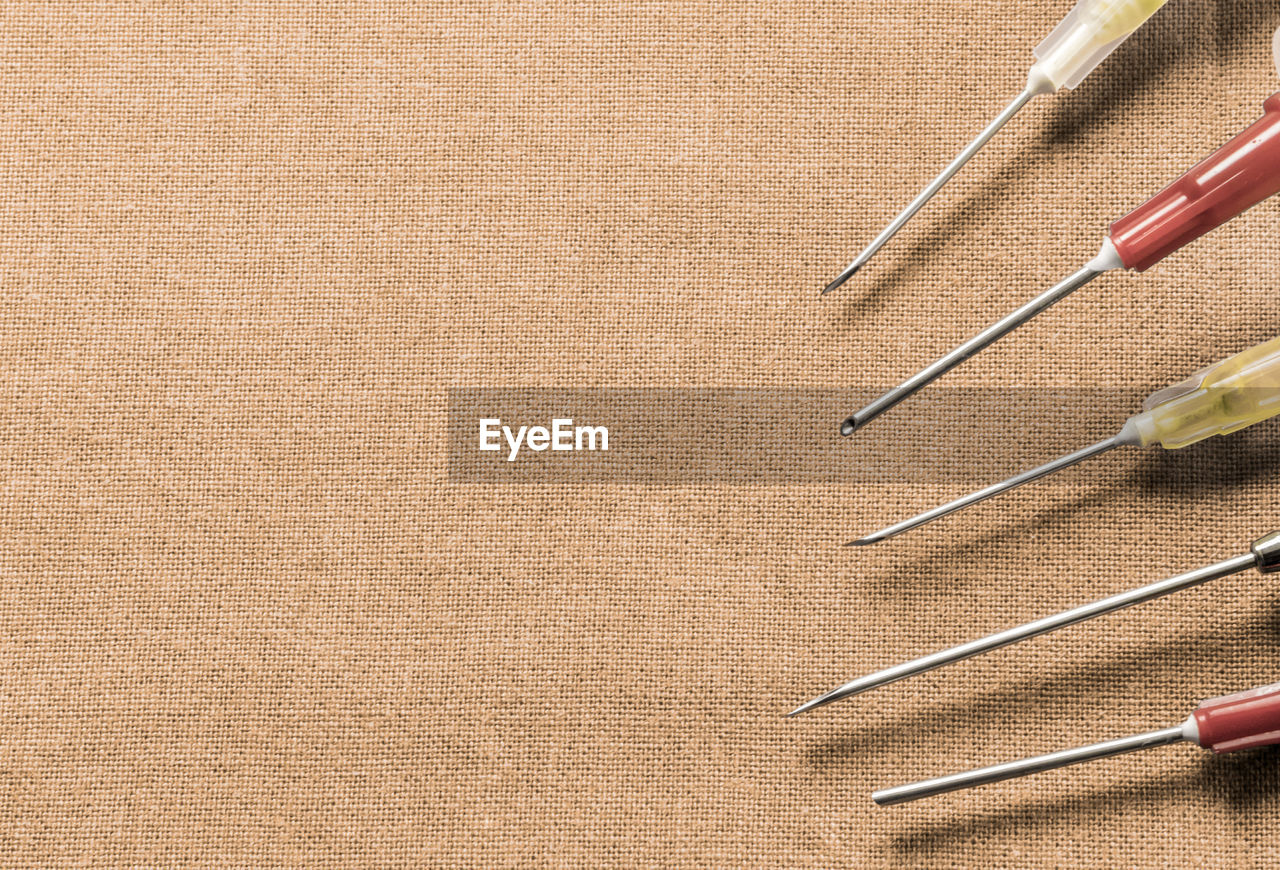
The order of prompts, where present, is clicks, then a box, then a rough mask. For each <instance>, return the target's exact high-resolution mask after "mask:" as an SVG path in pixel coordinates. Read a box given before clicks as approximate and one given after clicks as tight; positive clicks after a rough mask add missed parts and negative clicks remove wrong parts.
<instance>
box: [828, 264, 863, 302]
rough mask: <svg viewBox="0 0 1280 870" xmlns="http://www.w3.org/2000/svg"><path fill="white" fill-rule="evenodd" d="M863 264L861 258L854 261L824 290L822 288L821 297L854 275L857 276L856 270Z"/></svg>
mask: <svg viewBox="0 0 1280 870" xmlns="http://www.w3.org/2000/svg"><path fill="white" fill-rule="evenodd" d="M863 262H864V261H863V260H862V259H861V258H859V259H857V260H854V261H853V263H852V264H851V265H850V266H849V268H847V269H845V270H844V271H843V272H841V273H840V274H839V276H837V277H836V279H835V280H834V281H832V282H831V283H830V284H828V285H827V286H826V287H825V288H823V290H822V294H821V295H823V296H826V295H827V294H828V293H830V292H831V291H832V290H834V289H836V288H837V287H839V286H840V285H841V284H843V283H844V282H845V281H848V280H849V279H850V278H852V277H853V276H854V275H855V274H857V272H858V270H859V269H861V268H862V265H863Z"/></svg>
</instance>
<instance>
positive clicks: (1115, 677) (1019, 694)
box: [805, 584, 1280, 769]
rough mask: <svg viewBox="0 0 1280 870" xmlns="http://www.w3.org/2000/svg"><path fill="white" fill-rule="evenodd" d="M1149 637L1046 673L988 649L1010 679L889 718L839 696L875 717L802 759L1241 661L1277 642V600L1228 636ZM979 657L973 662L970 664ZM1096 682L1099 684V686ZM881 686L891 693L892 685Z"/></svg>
mask: <svg viewBox="0 0 1280 870" xmlns="http://www.w3.org/2000/svg"><path fill="white" fill-rule="evenodd" d="M1121 585H1122V586H1123V584H1121ZM1249 588H1250V587H1245V588H1241V589H1237V590H1236V591H1235V592H1234V593H1233V592H1230V591H1228V592H1224V593H1222V594H1223V595H1226V596H1230V595H1233V594H1234V595H1236V596H1238V597H1239V598H1240V599H1241V600H1248V598H1249V591H1248V589H1249ZM1113 618H1123V617H1122V616H1116V617H1113ZM1067 630H1071V629H1067ZM1154 634H1155V633H1154V631H1153V632H1148V633H1147V634H1145V635H1143V636H1142V637H1140V638H1135V639H1133V640H1131V641H1130V642H1129V643H1127V644H1125V645H1124V646H1123V647H1121V648H1120V649H1118V650H1117V651H1115V652H1112V653H1110V654H1109V655H1107V656H1105V657H1103V656H1100V655H1098V654H1096V653H1095V654H1090V655H1085V656H1081V657H1079V658H1077V659H1075V660H1073V661H1070V662H1066V663H1065V664H1063V665H1062V666H1061V667H1059V668H1057V669H1055V670H1052V671H1049V672H1048V673H1045V672H1035V673H1029V672H1024V671H1023V670H1022V669H1019V668H1017V665H1016V663H1017V662H1019V661H1022V662H1025V661H1026V653H1025V652H1021V653H1020V652H1018V647H1012V648H1009V649H1005V650H995V651H993V652H992V653H990V654H989V655H990V656H1004V657H1006V659H1005V660H1003V661H992V659H990V658H987V659H986V664H985V667H988V668H992V669H997V670H998V672H1001V673H1007V672H1009V668H1011V667H1013V668H1014V669H1015V671H1014V673H1015V674H1016V675H1015V676H1013V677H1012V678H1010V679H1007V680H1005V681H1003V682H1001V683H1000V684H999V685H998V686H996V687H994V688H991V689H987V690H985V691H981V692H974V693H964V694H963V695H961V696H957V697H954V698H950V699H948V700H945V701H934V702H933V703H931V704H929V705H922V706H920V707H917V708H916V709H915V711H914V712H912V713H909V714H906V715H901V716H897V717H894V718H891V719H886V718H884V717H883V716H882V713H883V709H884V708H883V706H882V705H881V704H879V703H875V702H870V703H869V704H868V701H867V699H865V698H859V697H857V696H855V697H852V698H850V699H847V700H846V701H845V705H846V706H849V705H852V706H853V707H854V710H855V715H858V716H861V715H862V708H858V707H857V705H858V704H860V703H861V704H862V705H863V707H864V708H866V709H870V710H872V711H874V712H875V721H874V722H872V723H869V724H859V725H857V727H856V728H851V729H850V733H848V734H847V735H843V736H840V737H836V738H829V739H826V740H823V741H821V742H819V743H817V744H815V745H813V746H811V747H809V748H808V749H807V750H806V752H805V758H806V761H807V762H808V763H809V765H810V766H811V767H814V768H817V769H834V768H860V767H861V766H862V765H863V764H864V763H865V759H866V758H867V754H868V753H880V752H884V751H885V750H886V749H888V748H891V747H893V746H895V745H898V744H900V743H901V740H902V735H903V734H914V733H927V734H959V733H963V734H966V735H969V736H970V737H972V735H975V734H978V733H981V732H982V731H983V729H988V730H991V731H996V730H1002V729H1005V728H1007V727H1009V721H1008V711H1017V710H1035V709H1042V708H1045V707H1052V706H1053V705H1055V704H1060V703H1061V700H1062V699H1063V698H1091V700H1090V702H1089V703H1091V704H1096V705H1104V704H1105V697H1106V694H1109V695H1111V696H1114V697H1117V698H1122V697H1128V696H1131V695H1132V694H1133V693H1134V692H1139V691H1141V689H1142V687H1144V686H1147V685H1149V684H1150V683H1151V681H1152V680H1153V679H1156V678H1157V677H1158V676H1159V675H1160V674H1162V673H1165V672H1166V671H1167V669H1168V663H1169V662H1171V661H1177V662H1179V663H1180V666H1181V667H1183V668H1186V669H1190V670H1194V669H1196V668H1199V667H1206V668H1215V669H1216V668H1219V667H1221V664H1222V662H1223V661H1237V660H1239V661H1248V660H1249V658H1250V657H1251V656H1253V655H1256V654H1257V651H1258V649H1259V647H1263V648H1267V649H1274V648H1278V647H1280V599H1277V598H1276V597H1275V596H1267V597H1266V598H1265V600H1264V601H1262V602H1261V603H1260V604H1259V606H1258V607H1257V608H1256V609H1255V610H1254V611H1253V616H1252V617H1251V618H1250V620H1249V621H1248V622H1247V623H1246V624H1244V625H1243V626H1241V627H1240V630H1239V632H1238V633H1236V634H1235V635H1233V637H1231V638H1224V637H1223V636H1222V630H1221V627H1219V626H1215V625H1206V626H1204V627H1203V628H1201V629H1199V630H1197V631H1195V632H1192V633H1188V632H1186V631H1185V630H1180V629H1176V628H1171V629H1169V630H1168V631H1167V632H1166V633H1165V636H1164V637H1160V638H1157V637H1155V636H1154ZM1024 649H1025V648H1024ZM982 660H983V659H975V660H974V662H975V665H976V663H977V662H979V661H982ZM1011 663H1013V664H1011ZM965 666H966V665H963V664H960V665H958V667H965ZM971 666H972V665H971ZM976 666H978V667H983V665H976ZM855 670H856V668H855ZM933 679H935V680H947V681H953V680H962V679H965V675H964V672H962V671H959V670H940V671H939V672H938V673H937V674H936V675H935V676H934V677H933ZM1099 687H1105V689H1104V690H1100V689H1099ZM886 690H890V691H891V690H892V687H887V689H886ZM908 691H910V690H908ZM1100 692H1103V693H1104V694H1100ZM831 710H832V712H831V713H823V712H821V711H815V712H814V713H812V714H810V715H814V716H820V715H839V714H838V713H837V712H835V711H838V710H840V708H839V707H835V706H833V707H832V708H831ZM987 712H989V713H990V715H987ZM845 715H846V716H847V715H848V714H845Z"/></svg>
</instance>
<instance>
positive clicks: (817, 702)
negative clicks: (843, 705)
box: [787, 689, 841, 718]
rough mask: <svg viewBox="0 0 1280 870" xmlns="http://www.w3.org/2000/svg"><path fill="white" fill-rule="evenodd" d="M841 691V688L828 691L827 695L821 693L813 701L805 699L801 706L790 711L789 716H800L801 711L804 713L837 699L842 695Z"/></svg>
mask: <svg viewBox="0 0 1280 870" xmlns="http://www.w3.org/2000/svg"><path fill="white" fill-rule="evenodd" d="M839 691H840V690H839V689H837V690H836V691H834V692H827V693H826V694H825V695H819V696H818V697H816V698H814V699H813V700H812V701H805V702H804V703H803V704H801V705H800V706H799V707H796V708H795V709H794V710H792V711H791V712H790V713H788V714H787V718H790V717H792V716H798V715H800V714H801V713H804V712H806V711H808V710H812V709H813V708H814V707H821V706H823V705H824V704H830V703H831V702H832V701H835V700H837V699H838V698H840V697H841V695H840V694H839Z"/></svg>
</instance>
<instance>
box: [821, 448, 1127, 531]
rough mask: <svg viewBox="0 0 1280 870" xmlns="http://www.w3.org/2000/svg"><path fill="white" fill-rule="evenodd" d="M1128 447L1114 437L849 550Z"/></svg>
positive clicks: (896, 525) (906, 522)
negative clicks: (1120, 447)
mask: <svg viewBox="0 0 1280 870" xmlns="http://www.w3.org/2000/svg"><path fill="white" fill-rule="evenodd" d="M1125 443H1127V442H1125V441H1121V440H1120V438H1119V436H1113V437H1111V438H1108V439H1106V440H1105V441H1099V442H1098V443H1097V444H1091V445H1090V446H1088V447H1085V448H1084V449H1082V450H1077V451H1076V452H1075V453H1068V454H1067V455H1066V456H1061V457H1059V458H1057V459H1055V460H1053V461H1052V462H1046V463H1045V464H1044V465H1041V466H1040V467H1039V468H1033V469H1031V470H1030V471H1024V472H1022V473H1021V474H1017V475H1014V476H1013V477H1011V478H1009V479H1008V480H1002V481H1001V482H1000V483H993V484H992V485H991V486H988V487H986V488H985V489H980V490H978V491H977V492H971V493H969V494H968V495H966V496H962V497H960V498H958V499H956V500H955V501H950V502H947V503H946V504H944V505H940V506H939V507H936V508H933V509H932V510H927V511H925V512H924V513H922V514H918V515H917V516H914V517H912V518H911V519H908V520H903V521H902V522H900V523H894V524H893V525H891V526H887V527H885V528H883V529H881V530H880V531H878V532H874V533H872V534H870V535H867V536H866V537H865V538H859V539H858V540H856V541H849V542H848V543H847V544H845V546H846V547H865V546H866V545H867V544H874V543H876V542H878V541H884V540H887V539H888V538H892V537H894V536H895V535H900V534H902V533H903V532H907V531H910V530H911V529H914V528H916V527H917V526H923V525H924V524H925V523H927V522H930V521H932V520H936V519H937V518H938V517H945V516H946V515H947V514H949V513H954V512H955V511H958V510H960V509H961V508H966V507H968V506H969V505H971V504H977V503H978V502H980V501H983V500H985V499H989V498H991V497H992V496H994V495H999V494H1000V493H1002V492H1008V491H1009V490H1011V489H1015V488H1017V487H1019V486H1022V485H1023V484H1024V483H1030V482H1031V481H1033V480H1039V479H1040V478H1042V477H1044V476H1045V475H1047V474H1052V473H1053V472H1055V471H1061V470H1062V469H1064V468H1068V467H1070V466H1072V465H1075V464H1076V463H1077V462H1080V461H1082V460H1085V459H1088V458H1089V457H1090V456H1097V455H1098V454H1099V453H1106V452H1107V451H1108V450H1112V449H1114V448H1116V447H1119V446H1120V445H1121V444H1125Z"/></svg>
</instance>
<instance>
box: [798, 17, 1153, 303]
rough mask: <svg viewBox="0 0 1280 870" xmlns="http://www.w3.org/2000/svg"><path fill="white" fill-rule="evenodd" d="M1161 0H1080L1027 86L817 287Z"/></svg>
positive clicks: (875, 244) (1076, 80)
mask: <svg viewBox="0 0 1280 870" xmlns="http://www.w3.org/2000/svg"><path fill="white" fill-rule="evenodd" d="M1165 2H1166V0H1080V2H1079V3H1077V4H1076V6H1075V8H1074V9H1072V10H1071V12H1069V13H1068V14H1067V17H1066V18H1064V19H1063V20H1062V22H1061V23H1060V24H1059V25H1058V26H1057V27H1056V28H1055V29H1054V30H1053V32H1052V33H1050V34H1049V36H1048V37H1047V38H1046V39H1045V40H1044V42H1042V43H1040V45H1038V46H1036V50H1035V57H1036V63H1035V64H1034V65H1033V66H1032V67H1031V71H1030V72H1029V73H1028V74H1027V85H1026V87H1025V88H1023V90H1022V92H1021V93H1020V94H1018V96H1016V97H1014V99H1013V102H1011V103H1010V104H1009V105H1008V106H1007V107H1005V109H1004V111H1002V112H1001V113H1000V114H999V115H997V116H996V118H995V120H993V121H992V122H991V123H990V124H988V125H987V127H986V129H984V130H983V131H982V132H981V133H979V134H978V136H977V138H975V139H974V140H973V141H972V142H970V143H969V144H968V145H967V146H965V148H964V150H963V151H961V152H960V154H959V155H958V156H957V157H956V158H955V160H952V161H951V163H950V164H948V165H947V168H946V169H943V170H942V172H941V173H940V174H939V175H938V177H937V178H935V179H934V180H933V181H931V182H929V184H928V185H927V186H926V187H925V189H924V190H922V191H921V192H920V194H919V195H918V196H917V197H916V198H915V199H913V200H912V201H911V202H910V203H909V204H908V205H907V207H906V208H904V209H903V210H902V211H901V212H900V213H899V214H898V216H897V217H895V218H894V219H893V220H892V221H891V222H890V223H889V225H888V226H887V227H885V228H884V230H883V231H882V232H881V233H880V235H878V236H876V237H875V239H874V240H872V242H871V244H869V245H867V247H866V249H865V250H863V252H862V253H861V254H859V255H858V257H857V259H855V260H854V261H853V262H852V263H850V264H849V266H848V267H847V268H846V269H845V270H844V271H843V272H841V273H840V276H839V277H838V278H836V279H835V280H834V281H832V282H831V283H830V284H828V285H827V288H826V289H825V290H823V291H822V292H823V293H824V294H826V293H830V292H831V291H832V290H834V289H836V288H837V287H839V286H840V285H841V284H843V283H844V282H845V281H847V280H849V278H851V277H852V276H853V274H854V273H855V272H857V271H858V270H859V269H861V268H862V267H863V266H864V265H865V264H866V263H867V261H868V260H870V259H871V258H872V257H873V256H875V253H876V251H879V250H880V249H881V248H882V247H884V245H885V243H886V242H888V241H889V240H890V239H891V238H893V237H894V235H895V234H897V232H898V230H900V229H902V227H903V226H904V225H905V224H906V223H907V221H909V220H911V218H912V217H913V216H914V215H915V213H916V212H918V211H919V210H920V209H921V208H922V207H923V206H924V204H925V203H927V202H928V201H929V200H930V199H932V198H933V196H934V194H936V193H937V192H938V191H939V190H941V189H942V187H943V185H945V184H946V183H947V182H948V181H950V180H951V177H952V176H953V175H955V174H956V173H957V172H959V171H960V167H962V166H964V165H965V164H966V163H968V162H969V159H970V158H971V157H973V155H975V154H977V153H978V152H979V151H981V150H982V147H983V146H984V145H986V144H987V142H989V141H990V140H991V138H992V137H993V136H995V135H996V133H998V132H999V131H1000V128H1001V127H1003V126H1004V125H1005V124H1007V123H1008V122H1009V119H1011V118H1012V117H1013V116H1014V115H1016V114H1018V112H1019V110H1021V109H1022V107H1023V106H1025V105H1026V104H1027V103H1028V102H1030V101H1031V98H1032V97H1034V96H1036V95H1038V94H1048V93H1052V92H1054V91H1056V90H1058V89H1059V88H1067V89H1071V88H1074V87H1075V86H1076V85H1078V84H1080V82H1081V81H1083V80H1084V77H1085V76H1087V75H1088V74H1089V73H1090V72H1092V71H1093V69H1094V67H1096V66H1097V65H1098V64H1100V63H1102V61H1103V60H1104V59H1105V58H1106V56H1107V55H1109V54H1110V53H1111V52H1113V51H1115V50H1116V48H1117V47H1119V45H1120V43H1122V42H1124V41H1125V39H1127V38H1128V36H1129V34H1131V33H1133V32H1134V31H1135V30H1137V29H1138V28H1139V27H1141V26H1142V24H1143V23H1144V22H1145V21H1146V20H1147V19H1148V18H1150V17H1151V16H1152V15H1153V14H1154V13H1155V11H1156V10H1157V9H1159V8H1160V7H1161V6H1163V5H1164V4H1165Z"/></svg>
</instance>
